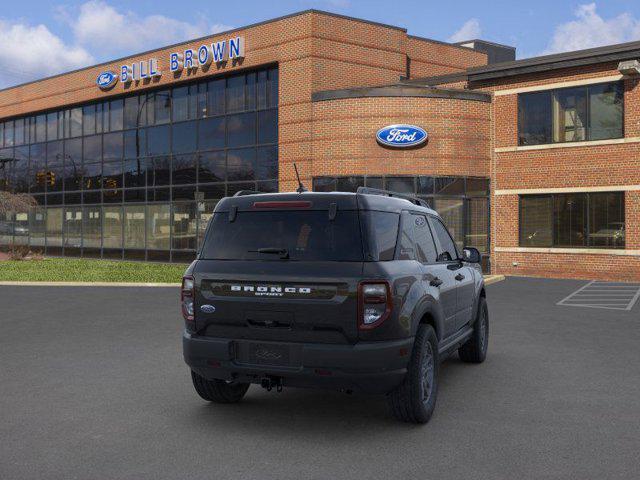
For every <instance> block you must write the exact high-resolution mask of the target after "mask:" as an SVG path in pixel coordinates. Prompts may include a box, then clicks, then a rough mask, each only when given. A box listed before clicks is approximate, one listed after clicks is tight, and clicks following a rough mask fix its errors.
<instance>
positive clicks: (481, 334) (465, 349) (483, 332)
mask: <svg viewBox="0 0 640 480" xmlns="http://www.w3.org/2000/svg"><path fill="white" fill-rule="evenodd" d="M488 346H489V309H488V308H487V301H486V300H485V298H484V297H480V301H479V302H478V312H477V314H476V321H475V322H474V324H473V334H472V335H471V338H470V339H469V340H467V343H465V344H464V345H462V346H461V347H460V348H459V349H458V356H459V357H460V360H462V361H463V362H467V363H482V362H484V360H485V358H487V347H488Z"/></svg>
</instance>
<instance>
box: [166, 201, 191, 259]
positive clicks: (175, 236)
mask: <svg viewBox="0 0 640 480" xmlns="http://www.w3.org/2000/svg"><path fill="white" fill-rule="evenodd" d="M196 229H197V222H196V204H195V203H191V202H190V203H175V204H174V205H173V232H172V243H173V245H172V248H173V249H175V250H195V249H196Z"/></svg>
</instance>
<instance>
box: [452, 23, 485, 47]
mask: <svg viewBox="0 0 640 480" xmlns="http://www.w3.org/2000/svg"><path fill="white" fill-rule="evenodd" d="M481 35H482V29H481V28H480V22H479V21H478V19H477V18H471V19H469V20H467V21H466V22H464V25H462V26H461V27H460V28H459V29H458V30H457V31H456V32H455V33H454V34H453V35H451V36H450V37H449V38H448V40H449V42H451V43H456V42H464V41H465V40H474V39H476V38H480V36H481Z"/></svg>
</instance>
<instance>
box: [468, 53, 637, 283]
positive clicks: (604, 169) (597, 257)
mask: <svg viewBox="0 0 640 480" xmlns="http://www.w3.org/2000/svg"><path fill="white" fill-rule="evenodd" d="M618 74H619V72H618V71H617V68H616V65H615V64H602V65H593V66H589V67H580V68H573V69H565V70H556V71H551V72H545V73H541V74H536V75H522V76H519V77H512V78H507V79H501V80H498V81H496V82H493V83H492V84H489V83H486V82H485V83H482V84H474V85H472V87H473V88H478V89H480V90H485V91H493V92H495V91H498V90H505V89H514V88H521V87H529V86H536V85H548V84H555V83H558V82H570V81H575V80H583V79H592V78H603V77H611V76H615V75H618ZM624 87H625V88H624V90H625V93H624V97H625V116H624V123H625V138H626V139H627V140H628V141H629V143H623V144H613V143H612V144H606V145H585V146H580V147H560V148H549V149H545V148H541V149H534V150H519V151H515V148H514V147H516V146H517V141H518V136H517V135H518V131H517V125H518V123H517V118H518V117H517V116H518V104H517V94H515V93H514V94H508V95H496V96H495V97H494V99H493V104H492V105H493V107H492V108H493V112H492V113H493V117H494V122H493V131H492V135H493V141H494V143H495V147H498V149H499V150H498V151H497V152H495V151H494V153H493V158H492V162H491V163H492V172H491V173H492V180H493V181H492V188H493V190H494V191H495V190H525V189H543V188H576V189H581V188H589V187H603V186H612V187H613V186H621V185H640V143H638V142H635V141H634V140H635V139H636V138H637V137H640V84H639V81H638V79H625V80H624ZM500 149H509V150H512V151H501V150H500ZM492 207H493V208H492V212H491V222H492V268H493V272H494V273H503V274H519V275H535V276H552V277H574V278H598V279H609V280H610V279H624V280H636V281H637V280H640V255H638V254H637V250H638V249H640V195H639V192H636V191H626V192H625V208H626V249H627V250H628V252H627V255H609V254H597V253H596V254H575V253H571V250H570V249H567V250H566V251H563V252H561V253H540V252H535V253H534V252H526V251H518V252H515V251H500V250H501V249H505V248H506V249H509V250H515V249H516V248H517V247H518V226H519V219H518V195H516V194H514V195H495V196H493V197H492ZM496 248H497V249H498V251H496ZM633 251H636V252H633ZM514 262H515V263H517V266H514Z"/></svg>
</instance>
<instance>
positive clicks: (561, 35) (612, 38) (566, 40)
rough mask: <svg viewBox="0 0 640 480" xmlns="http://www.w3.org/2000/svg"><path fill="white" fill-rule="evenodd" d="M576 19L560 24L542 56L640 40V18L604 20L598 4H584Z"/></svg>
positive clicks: (576, 13)
mask: <svg viewBox="0 0 640 480" xmlns="http://www.w3.org/2000/svg"><path fill="white" fill-rule="evenodd" d="M575 16H576V19H575V20H572V21H570V22H566V23H563V24H561V25H558V26H557V27H556V29H555V32H554V34H553V37H552V38H551V41H550V42H549V45H548V46H547V48H546V50H545V51H544V52H542V54H550V53H558V52H568V51H572V50H581V49H584V48H591V47H599V46H602V45H611V44H615V43H623V42H630V41H633V40H639V39H640V19H637V18H635V17H634V16H633V15H631V14H629V13H622V14H620V15H618V16H616V17H612V18H609V19H604V18H602V17H601V16H600V15H598V12H597V11H596V4H595V3H588V4H584V5H580V6H579V7H578V8H577V9H576V11H575Z"/></svg>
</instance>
